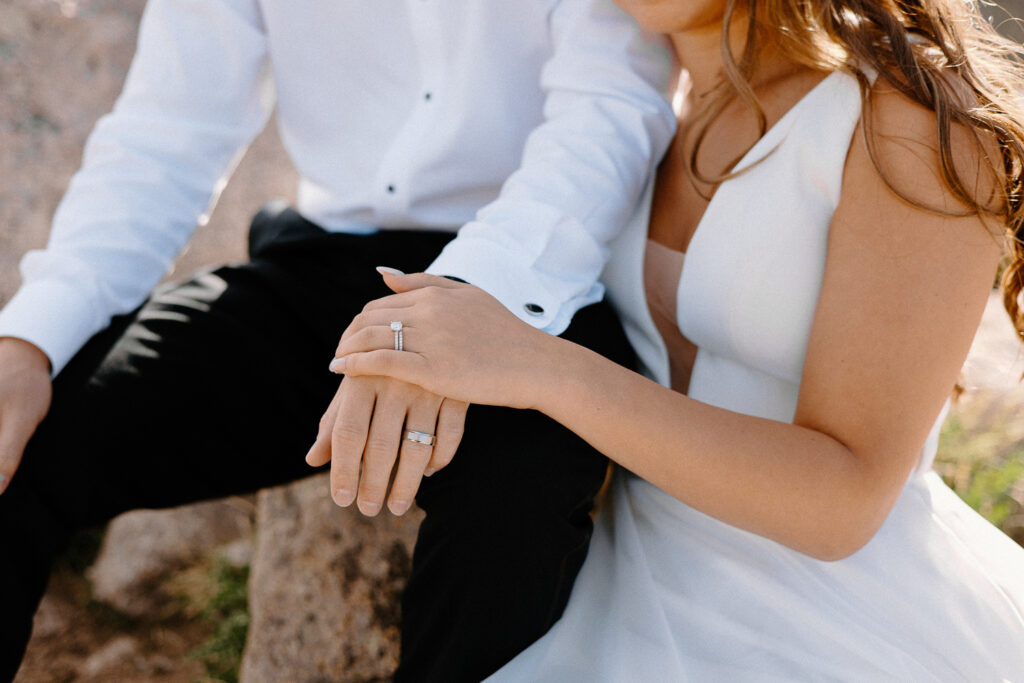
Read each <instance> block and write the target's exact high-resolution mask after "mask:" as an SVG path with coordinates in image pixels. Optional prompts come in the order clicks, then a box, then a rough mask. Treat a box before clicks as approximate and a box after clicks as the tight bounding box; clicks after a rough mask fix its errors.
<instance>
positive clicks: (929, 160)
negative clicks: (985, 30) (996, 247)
mask: <svg viewBox="0 0 1024 683" xmlns="http://www.w3.org/2000/svg"><path fill="white" fill-rule="evenodd" d="M945 80H946V86H947V87H946V88H945V89H944V93H945V94H944V95H942V96H943V97H946V98H957V99H959V100H960V102H958V104H959V105H960V106H961V107H962V108H964V109H966V108H967V98H968V97H969V93H968V90H967V88H966V86H964V85H963V84H962V83H961V82H959V81H958V80H957V79H955V78H953V77H948V78H946V79H945ZM947 110H948V109H947ZM858 137H859V138H860V140H859V142H860V143H861V144H860V145H854V146H853V147H852V148H851V151H850V160H849V162H848V163H857V162H860V163H867V164H870V165H871V166H872V167H873V168H874V170H875V171H876V172H877V173H878V174H879V175H880V176H881V178H882V179H883V180H884V181H885V182H886V184H887V185H888V186H889V189H890V191H892V192H893V193H895V195H897V197H898V198H899V199H900V200H902V201H905V202H909V203H911V204H914V205H916V206H918V208H921V209H923V210H925V211H928V212H933V213H938V214H948V215H951V216H952V215H964V214H965V213H971V214H973V213H974V211H973V210H971V209H969V208H968V207H967V206H966V205H965V204H964V202H963V201H962V199H960V198H958V197H957V193H956V190H955V188H953V187H951V185H950V183H949V182H948V180H947V178H949V177H956V178H958V179H959V182H960V184H961V186H962V187H963V189H964V191H965V192H967V193H969V195H970V196H971V197H973V199H974V200H975V201H977V202H978V203H979V204H981V205H989V204H991V203H993V202H994V199H995V197H996V193H997V192H998V190H999V187H1000V178H999V177H998V175H997V171H996V170H995V168H996V167H995V165H994V164H993V163H992V162H993V161H994V160H997V159H999V154H998V148H997V146H996V144H995V140H994V138H993V137H991V136H989V135H987V134H985V133H984V132H981V131H978V130H977V129H974V128H971V127H968V126H967V125H964V124H961V123H957V122H956V121H950V122H949V123H948V124H946V125H944V123H943V121H942V120H940V117H939V115H938V114H937V113H936V111H935V109H934V108H933V107H929V106H926V105H924V104H922V103H920V102H918V101H916V100H915V99H912V98H911V97H910V96H908V95H907V94H905V93H904V92H902V91H901V89H899V88H897V87H896V86H894V85H893V84H892V83H890V82H889V81H887V80H885V79H882V78H878V79H875V81H874V83H873V84H872V85H871V87H870V89H869V98H868V101H867V104H866V106H865V107H864V110H863V113H862V118H861V122H860V126H859V130H858ZM989 227H990V230H991V231H992V232H1000V231H1001V227H997V226H991V225H990V226H989Z"/></svg>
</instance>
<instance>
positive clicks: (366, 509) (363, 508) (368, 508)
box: [357, 500, 380, 517]
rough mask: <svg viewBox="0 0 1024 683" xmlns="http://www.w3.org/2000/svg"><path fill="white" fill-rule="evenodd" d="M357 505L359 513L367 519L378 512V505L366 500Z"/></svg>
mask: <svg viewBox="0 0 1024 683" xmlns="http://www.w3.org/2000/svg"><path fill="white" fill-rule="evenodd" d="M357 505H358V506H359V511H360V512H362V513H363V514H364V515H366V516H367V517H373V516H374V515H376V514H377V513H378V512H380V505H378V504H377V503H371V502H370V501H368V500H361V501H359V503H358V504H357Z"/></svg>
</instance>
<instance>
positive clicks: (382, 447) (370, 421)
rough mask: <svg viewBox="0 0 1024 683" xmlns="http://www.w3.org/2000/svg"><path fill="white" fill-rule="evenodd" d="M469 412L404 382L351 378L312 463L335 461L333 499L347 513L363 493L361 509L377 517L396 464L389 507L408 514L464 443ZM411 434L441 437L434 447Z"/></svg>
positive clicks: (331, 409) (325, 423) (325, 422)
mask: <svg viewBox="0 0 1024 683" xmlns="http://www.w3.org/2000/svg"><path fill="white" fill-rule="evenodd" d="M467 408H468V404H466V403H463V402H462V401H453V400H451V399H447V398H444V397H443V396H438V395H436V394H431V393H429V392H427V391H424V390H423V389H421V388H419V387H417V386H416V385H413V384H406V383H405V382H400V381H398V380H393V379H388V378H385V377H346V378H345V379H344V380H342V382H341V386H340V387H338V392H337V393H336V394H335V395H334V399H333V400H332V401H331V404H330V406H328V408H327V412H325V413H324V416H323V417H322V418H320V430H319V432H318V433H317V438H316V443H314V444H313V447H312V448H311V449H310V450H309V453H308V454H307V455H306V462H307V463H309V464H310V465H312V466H313V467H319V466H321V465H325V464H327V462H328V461H330V462H331V493H332V495H333V497H334V501H335V502H336V503H337V504H338V505H341V506H342V507H347V506H348V505H351V504H352V502H353V501H355V500H356V498H357V493H358V500H359V503H358V507H359V511H360V512H362V513H363V514H364V515H369V516H371V517H372V516H374V515H376V514H377V513H378V512H380V508H381V505H382V504H383V502H384V496H385V494H386V493H387V488H388V481H389V480H390V478H391V470H392V468H393V467H394V465H395V460H396V459H397V460H398V470H397V472H396V473H395V479H394V483H393V484H392V486H391V495H390V496H389V497H388V509H390V510H391V512H392V513H393V514H396V515H402V514H405V512H406V510H408V509H409V507H410V506H411V505H412V501H413V498H414V497H415V496H416V491H417V490H418V489H419V486H420V479H421V477H423V476H424V475H426V476H428V477H429V476H430V475H432V474H433V473H434V472H437V471H438V470H440V469H441V468H442V467H444V466H445V465H447V464H448V463H449V462H451V459H452V456H454V455H455V450H456V449H457V448H458V446H459V442H460V441H462V429H463V425H464V424H465V420H466V410H467ZM408 430H413V431H417V432H425V433H427V434H434V435H435V437H436V438H435V440H434V445H433V446H427V445H424V444H420V443H415V442H413V441H410V440H408V439H406V438H405V433H406V431H408ZM360 465H361V466H362V476H361V477H360ZM357 487H358V489H357Z"/></svg>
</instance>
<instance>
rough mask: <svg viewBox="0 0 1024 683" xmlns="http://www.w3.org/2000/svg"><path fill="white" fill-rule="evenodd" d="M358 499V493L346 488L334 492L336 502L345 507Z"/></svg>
mask: <svg viewBox="0 0 1024 683" xmlns="http://www.w3.org/2000/svg"><path fill="white" fill-rule="evenodd" d="M355 499H356V494H354V493H352V492H351V491H347V490H345V489H338V490H336V491H335V492H334V502H335V503H337V504H338V505H340V506H341V507H343V508H347V507H348V506H349V505H351V504H352V501H353V500H355Z"/></svg>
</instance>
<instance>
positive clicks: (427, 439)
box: [405, 429, 434, 446]
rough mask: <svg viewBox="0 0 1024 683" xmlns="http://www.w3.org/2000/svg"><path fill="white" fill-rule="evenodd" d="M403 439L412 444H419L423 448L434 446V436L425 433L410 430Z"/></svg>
mask: <svg viewBox="0 0 1024 683" xmlns="http://www.w3.org/2000/svg"><path fill="white" fill-rule="evenodd" d="M405 438H406V439H408V440H409V441H412V442H413V443H421V444H423V445H424V446H433V445H434V435H433V434H427V433H426V432H416V431H413V430H411V429H410V430H409V431H407V432H406V433H405Z"/></svg>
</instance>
